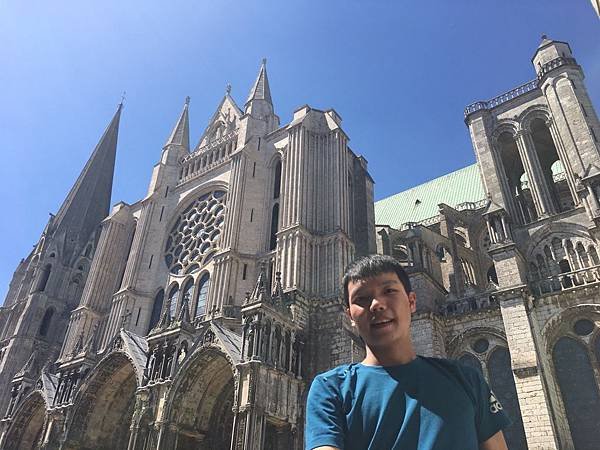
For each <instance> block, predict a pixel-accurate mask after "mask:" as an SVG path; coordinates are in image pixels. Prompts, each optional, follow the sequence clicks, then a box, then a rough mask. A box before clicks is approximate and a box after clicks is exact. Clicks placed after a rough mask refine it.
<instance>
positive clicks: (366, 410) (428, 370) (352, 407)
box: [305, 356, 510, 450]
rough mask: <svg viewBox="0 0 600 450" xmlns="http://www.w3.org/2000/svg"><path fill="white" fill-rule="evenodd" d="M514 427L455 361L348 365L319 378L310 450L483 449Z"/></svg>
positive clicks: (309, 412) (475, 376)
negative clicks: (481, 445) (326, 448)
mask: <svg viewBox="0 0 600 450" xmlns="http://www.w3.org/2000/svg"><path fill="white" fill-rule="evenodd" d="M509 423H510V421H509V419H508V417H507V416H506V415H505V414H504V412H503V411H502V406H501V405H500V403H499V402H498V400H497V399H496V397H495V395H494V394H493V393H492V391H491V390H490V388H489V387H488V385H487V383H486V382H485V380H484V379H483V376H482V375H481V374H480V373H479V372H478V371H477V370H475V369H473V368H470V367H466V366H463V365H461V364H459V363H457V362H455V361H451V360H446V359H437V358H425V357H420V356H419V357H417V358H416V359H414V360H413V361H411V362H410V363H408V364H403V365H399V366H392V367H381V366H365V365H362V364H350V365H343V366H339V367H336V368H335V369H332V370H330V371H329V372H325V373H323V374H320V375H318V376H317V377H316V378H315V379H314V381H313V383H312V385H311V387H310V391H309V393H308V402H307V407H306V433H305V439H306V449H307V450H312V449H314V448H315V447H319V446H322V445H330V446H333V447H337V448H340V449H343V450H352V449H357V450H367V449H371V450H388V449H389V450H405V449H411V450H412V449H418V450H433V449H436V450H440V449H448V450H478V449H479V443H481V442H483V441H485V440H487V439H489V438H490V437H492V436H493V435H494V434H496V433H497V432H498V431H499V430H501V429H503V428H505V427H506V426H508V425H509Z"/></svg>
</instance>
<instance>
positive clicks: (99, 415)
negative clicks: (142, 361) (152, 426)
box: [64, 353, 137, 450]
mask: <svg viewBox="0 0 600 450" xmlns="http://www.w3.org/2000/svg"><path fill="white" fill-rule="evenodd" d="M92 371H93V372H92V374H91V375H90V377H89V378H88V379H87V380H86V381H85V382H84V384H83V385H82V388H81V391H80V392H79V393H78V394H77V397H76V398H75V406H74V414H73V419H72V421H71V423H70V424H69V430H68V432H67V440H66V443H65V446H64V448H65V449H69V450H71V449H72V450H75V449H77V450H92V449H94V450H109V449H110V450H125V449H126V448H127V444H128V441H129V427H130V425H131V417H132V415H133V409H134V406H135V390H136V388H137V379H136V374H135V369H134V367H133V365H132V363H131V362H130V361H129V359H127V357H126V356H125V355H124V354H123V353H113V354H112V355H110V356H109V357H108V358H107V359H105V360H104V361H102V362H101V363H100V364H99V365H98V366H96V367H95V368H94V369H92Z"/></svg>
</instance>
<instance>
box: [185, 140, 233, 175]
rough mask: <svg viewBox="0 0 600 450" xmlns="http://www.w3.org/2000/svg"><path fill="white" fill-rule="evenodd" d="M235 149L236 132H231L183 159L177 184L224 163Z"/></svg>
mask: <svg viewBox="0 0 600 450" xmlns="http://www.w3.org/2000/svg"><path fill="white" fill-rule="evenodd" d="M236 147H237V132H235V131H232V132H231V133H228V134H226V135H224V136H222V137H220V138H218V139H215V140H214V141H212V142H210V143H208V144H207V145H205V146H203V147H201V148H199V149H198V150H196V151H195V152H193V153H191V154H189V155H188V156H186V157H185V158H183V160H182V162H181V171H180V173H179V182H180V183H183V182H185V181H188V180H190V179H192V178H195V177H197V176H199V175H201V174H203V173H205V172H207V171H209V170H210V169H212V168H214V167H216V166H218V165H220V164H221V163H223V162H224V161H226V160H227V159H228V158H229V156H230V155H231V153H232V152H233V151H234V150H235V148H236Z"/></svg>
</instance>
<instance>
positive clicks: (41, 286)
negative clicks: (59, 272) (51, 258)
mask: <svg viewBox="0 0 600 450" xmlns="http://www.w3.org/2000/svg"><path fill="white" fill-rule="evenodd" d="M51 271H52V265H51V264H46V265H45V266H44V268H43V269H42V273H41V275H40V278H39V281H38V285H37V289H36V292H44V290H45V289H46V285H47V284H48V279H49V278H50V272H51Z"/></svg>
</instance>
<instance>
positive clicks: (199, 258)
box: [165, 190, 227, 275]
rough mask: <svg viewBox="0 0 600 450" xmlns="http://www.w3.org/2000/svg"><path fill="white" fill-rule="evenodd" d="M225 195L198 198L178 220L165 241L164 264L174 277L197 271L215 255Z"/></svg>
mask: <svg viewBox="0 0 600 450" xmlns="http://www.w3.org/2000/svg"><path fill="white" fill-rule="evenodd" d="M226 198H227V195H226V192H225V191H220V190H216V191H213V192H209V193H207V194H204V195H202V196H200V197H199V198H198V199H196V201H194V202H193V203H192V204H191V205H189V206H188V207H187V208H186V209H185V210H184V211H183V212H182V213H181V215H180V216H179V218H178V219H177V221H176V222H175V225H173V227H172V228H171V232H170V234H169V237H168V239H167V245H166V248H165V263H166V264H167V267H168V268H169V270H170V272H171V273H172V274H175V275H180V274H189V273H194V272H197V271H199V270H200V269H201V268H202V266H204V265H206V264H207V263H208V262H210V261H211V260H212V258H213V256H214V254H215V253H216V251H217V248H218V245H219V239H220V236H221V231H222V228H223V222H224V221H225V204H226Z"/></svg>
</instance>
